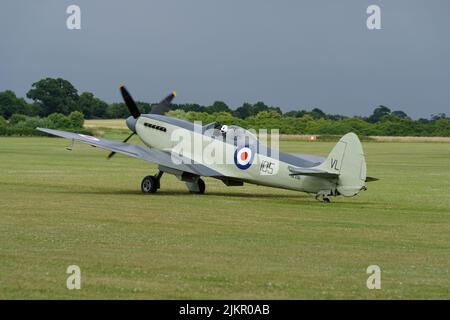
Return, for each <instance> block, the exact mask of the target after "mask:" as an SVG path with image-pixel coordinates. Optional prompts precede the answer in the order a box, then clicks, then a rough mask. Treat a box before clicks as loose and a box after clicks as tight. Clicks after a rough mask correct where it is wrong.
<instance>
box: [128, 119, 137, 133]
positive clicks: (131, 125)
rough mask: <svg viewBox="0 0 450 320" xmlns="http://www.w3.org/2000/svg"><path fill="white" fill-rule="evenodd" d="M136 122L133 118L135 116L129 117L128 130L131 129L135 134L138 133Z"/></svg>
mask: <svg viewBox="0 0 450 320" xmlns="http://www.w3.org/2000/svg"><path fill="white" fill-rule="evenodd" d="M136 121H137V119H135V118H133V116H129V117H128V118H127V120H126V123H127V127H128V129H130V130H131V131H133V132H135V133H136Z"/></svg>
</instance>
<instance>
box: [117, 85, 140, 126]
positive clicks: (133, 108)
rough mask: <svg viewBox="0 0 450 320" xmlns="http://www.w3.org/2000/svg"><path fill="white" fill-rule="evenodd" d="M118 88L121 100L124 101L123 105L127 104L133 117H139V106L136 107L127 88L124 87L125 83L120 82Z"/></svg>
mask: <svg viewBox="0 0 450 320" xmlns="http://www.w3.org/2000/svg"><path fill="white" fill-rule="evenodd" d="M119 89H120V93H121V94H122V97H123V100H124V101H125V105H126V106H127V108H128V110H129V111H130V113H131V115H132V116H133V118H135V119H137V118H139V116H140V115H141V113H140V112H139V108H138V107H137V105H136V103H135V102H134V100H133V98H132V97H131V95H130V93H129V92H128V90H127V89H126V88H125V85H123V84H120V85H119Z"/></svg>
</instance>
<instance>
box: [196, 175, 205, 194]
mask: <svg viewBox="0 0 450 320" xmlns="http://www.w3.org/2000/svg"><path fill="white" fill-rule="evenodd" d="M197 183H198V190H199V191H198V194H204V193H205V189H206V185H205V181H203V180H202V179H200V178H199V179H198V182H197Z"/></svg>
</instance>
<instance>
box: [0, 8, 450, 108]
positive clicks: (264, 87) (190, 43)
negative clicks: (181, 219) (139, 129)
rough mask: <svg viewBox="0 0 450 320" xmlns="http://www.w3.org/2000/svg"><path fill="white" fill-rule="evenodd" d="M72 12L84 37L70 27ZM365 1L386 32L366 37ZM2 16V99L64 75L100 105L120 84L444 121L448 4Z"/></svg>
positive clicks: (137, 91) (5, 12) (145, 97)
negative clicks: (378, 12)
mask: <svg viewBox="0 0 450 320" xmlns="http://www.w3.org/2000/svg"><path fill="white" fill-rule="evenodd" d="M70 4H77V5H79V6H80V7H81V11H82V17H81V20H82V29H81V30H68V29H67V28H66V18H67V16H68V15H67V14H66V12H65V11H66V8H67V6H68V5H70ZM370 4H377V5H380V7H381V9H382V28H383V29H382V30H375V31H369V30H367V27H366V18H367V14H366V9H367V7H368V5H370ZM0 10H1V11H0V39H1V50H0V91H3V90H5V89H11V90H14V91H15V92H16V93H17V94H18V95H19V96H25V94H26V92H27V91H28V90H29V88H30V86H31V84H32V83H33V82H35V81H37V80H39V79H41V78H44V77H62V78H65V79H67V80H69V81H71V82H72V83H73V84H74V85H75V87H76V88H77V89H78V90H79V91H80V92H82V91H91V92H93V93H94V94H95V95H97V96H98V97H100V98H102V99H104V100H106V101H108V102H112V101H119V100H120V95H119V92H118V90H117V84H118V83H119V82H124V83H126V85H127V87H128V88H129V90H130V91H131V93H132V95H133V96H134V97H135V98H136V99H137V100H142V101H149V102H150V101H152V102H153V101H157V100H159V99H160V98H162V97H163V96H164V95H165V94H167V93H168V92H170V91H171V90H173V89H175V90H177V92H178V96H177V100H176V101H177V102H198V103H201V104H209V103H212V102H213V101H214V100H223V101H225V102H226V103H227V104H229V105H230V106H231V107H233V108H235V107H237V106H240V105H241V104H242V103H243V102H256V101H259V100H262V101H264V102H266V103H267V104H270V105H275V106H280V107H281V108H282V109H283V110H284V111H287V110H292V109H299V108H306V109H311V108H312V107H319V108H321V109H323V110H324V111H326V112H329V113H340V114H345V115H368V114H369V113H370V112H371V111H372V109H373V108H374V107H375V106H377V105H380V104H384V105H387V106H389V107H391V108H392V109H401V110H404V111H406V112H407V113H408V114H410V115H412V116H413V117H429V115H430V114H431V113H439V112H446V113H447V114H449V113H450V85H449V84H450V61H449V59H450V36H449V33H450V32H449V31H450V19H448V15H449V12H450V1H448V0H440V1H438V0H431V1H423V0H418V1H416V0H390V1H380V0H369V1H367V0H342V1H332V0H328V1H325V0H310V1H298V0H292V1H288V0H280V1H269V0H221V1H218V0H191V1H181V0H179V1H176V0H157V1H133V0H131V1H116V0H108V1H107V0H77V1H75V0H73V1H62V0H40V1H32V0H28V1H26V0H14V1H12V0H6V1H2V6H1V8H0Z"/></svg>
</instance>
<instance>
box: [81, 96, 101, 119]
mask: <svg viewBox="0 0 450 320" xmlns="http://www.w3.org/2000/svg"><path fill="white" fill-rule="evenodd" d="M107 108H108V104H107V103H106V102H104V101H103V100H100V99H99V98H96V97H95V96H94V94H93V93H91V92H83V93H82V94H81V95H80V97H79V99H78V103H77V108H76V109H77V110H78V111H81V112H82V113H83V114H84V116H85V117H86V119H92V118H103V117H104V115H105V113H106V109H107Z"/></svg>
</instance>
